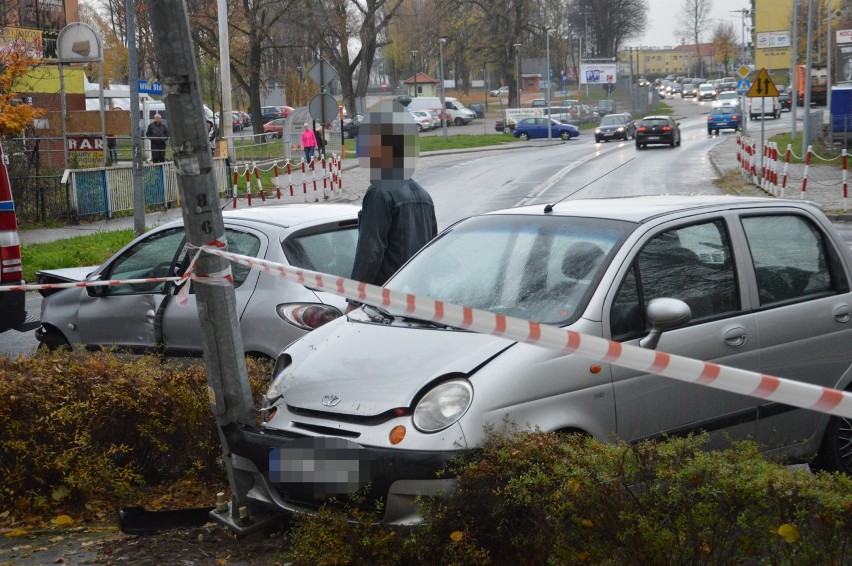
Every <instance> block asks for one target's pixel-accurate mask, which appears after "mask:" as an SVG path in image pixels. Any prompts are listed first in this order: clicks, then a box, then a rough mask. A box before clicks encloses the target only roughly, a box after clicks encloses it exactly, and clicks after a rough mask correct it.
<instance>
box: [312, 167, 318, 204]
mask: <svg viewBox="0 0 852 566" xmlns="http://www.w3.org/2000/svg"><path fill="white" fill-rule="evenodd" d="M311 183H312V184H313V187H314V198H316V192H317V160H316V159H311Z"/></svg>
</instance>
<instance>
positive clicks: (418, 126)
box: [417, 124, 423, 134]
mask: <svg viewBox="0 0 852 566" xmlns="http://www.w3.org/2000/svg"><path fill="white" fill-rule="evenodd" d="M422 131H423V126H421V125H420V124H417V133H418V134H419V133H420V132H422Z"/></svg>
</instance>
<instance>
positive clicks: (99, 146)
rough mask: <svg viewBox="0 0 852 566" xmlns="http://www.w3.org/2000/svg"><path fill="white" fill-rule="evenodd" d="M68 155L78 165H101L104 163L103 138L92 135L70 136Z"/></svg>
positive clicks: (86, 166)
mask: <svg viewBox="0 0 852 566" xmlns="http://www.w3.org/2000/svg"><path fill="white" fill-rule="evenodd" d="M68 156H69V159H71V162H72V163H74V164H75V165H76V167H79V168H82V169H87V168H92V167H101V166H102V165H103V164H104V142H103V139H101V138H97V137H91V136H86V137H75V138H68Z"/></svg>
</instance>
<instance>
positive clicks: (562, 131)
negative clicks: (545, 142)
mask: <svg viewBox="0 0 852 566" xmlns="http://www.w3.org/2000/svg"><path fill="white" fill-rule="evenodd" d="M548 122H550V135H551V137H554V138H562V139H563V140H570V139H571V138H576V137H577V136H579V135H580V128H578V127H577V126H573V125H571V124H563V123H562V122H557V121H556V120H553V119H551V118H524V119H523V120H519V121H518V123H517V124H515V132H514V134H515V137H516V138H521V139H522V140H528V139H532V138H547V123H548Z"/></svg>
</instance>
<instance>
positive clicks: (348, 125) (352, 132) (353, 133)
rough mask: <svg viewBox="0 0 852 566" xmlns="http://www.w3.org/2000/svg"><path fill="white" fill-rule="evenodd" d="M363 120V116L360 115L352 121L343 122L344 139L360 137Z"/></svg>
mask: <svg viewBox="0 0 852 566" xmlns="http://www.w3.org/2000/svg"><path fill="white" fill-rule="evenodd" d="M362 119H363V116H362V115H361V114H358V115H357V116H355V117H354V118H352V119H351V120H349V119H345V120H343V126H342V128H343V137H344V139H346V138H349V139H354V138H357V137H358V128H360V127H361V120H362Z"/></svg>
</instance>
